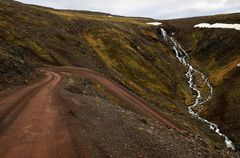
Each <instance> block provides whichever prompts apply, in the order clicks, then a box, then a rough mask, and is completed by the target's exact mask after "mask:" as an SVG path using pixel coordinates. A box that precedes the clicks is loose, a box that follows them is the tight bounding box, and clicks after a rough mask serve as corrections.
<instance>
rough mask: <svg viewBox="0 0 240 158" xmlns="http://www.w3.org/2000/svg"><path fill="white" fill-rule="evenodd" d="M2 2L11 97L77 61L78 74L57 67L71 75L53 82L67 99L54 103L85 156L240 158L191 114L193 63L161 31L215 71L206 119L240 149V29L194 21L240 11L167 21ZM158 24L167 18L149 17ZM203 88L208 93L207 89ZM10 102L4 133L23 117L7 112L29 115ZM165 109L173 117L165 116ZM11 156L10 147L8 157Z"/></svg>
mask: <svg viewBox="0 0 240 158" xmlns="http://www.w3.org/2000/svg"><path fill="white" fill-rule="evenodd" d="M0 6H1V8H0V65H1V67H0V74H1V75H0V91H1V98H2V99H1V100H4V98H5V96H6V95H10V94H11V93H13V92H16V87H18V89H19V88H21V87H22V86H25V85H32V84H33V83H34V84H36V83H38V82H40V81H42V79H44V78H46V77H45V75H44V73H43V72H42V71H40V69H42V70H44V71H50V72H51V71H55V72H56V71H57V70H56V69H54V68H52V67H56V66H57V67H59V66H71V67H70V70H68V71H67V70H66V68H64V72H61V71H57V73H60V76H62V79H61V84H57V85H59V86H57V85H55V84H53V85H54V86H53V85H52V84H51V83H49V84H50V86H51V85H52V87H53V88H54V87H55V88H57V89H58V91H56V92H55V93H54V94H53V98H54V97H57V98H58V99H56V100H58V101H61V103H58V102H57V103H55V104H54V105H53V107H54V108H53V109H55V110H56V109H57V111H58V113H59V119H57V120H62V122H63V124H64V125H63V127H66V129H68V130H69V133H67V135H69V137H72V139H74V141H73V142H72V143H73V144H75V145H74V148H77V149H79V152H78V153H77V155H81V156H84V157H161V156H162V157H179V156H180V155H181V157H238V155H237V153H236V152H234V151H231V150H230V149H227V148H226V146H225V144H224V141H223V140H222V138H220V137H219V136H218V135H217V134H216V133H214V132H212V131H211V130H210V129H209V128H208V126H207V125H206V124H204V123H202V122H201V121H199V120H198V119H196V118H194V117H192V116H191V115H190V114H189V113H188V109H187V107H188V106H190V105H192V104H193V103H194V99H195V93H194V92H192V91H191V89H190V88H189V86H188V84H187V79H186V76H185V73H186V71H187V70H186V68H185V67H184V65H182V64H181V63H180V62H179V61H178V59H177V58H176V57H175V54H174V51H173V50H172V49H171V47H170V46H169V44H168V43H166V41H165V40H164V39H163V37H162V36H161V31H160V27H162V28H164V29H165V30H166V31H167V32H168V33H169V34H172V35H173V37H174V38H175V39H177V40H178V41H179V43H180V44H181V45H182V47H183V48H184V49H185V50H186V51H187V53H188V54H189V56H190V57H191V60H190V62H191V64H192V65H194V66H195V67H196V68H197V69H198V70H201V71H202V72H204V73H205V74H206V76H207V77H208V78H209V81H210V83H211V84H212V85H213V87H214V96H213V99H212V100H210V101H208V102H206V104H205V106H204V109H203V110H202V111H201V116H202V117H205V118H207V119H209V120H211V121H212V122H215V123H217V124H218V125H219V127H220V129H221V130H222V131H223V132H224V133H225V134H227V135H228V136H229V138H230V139H231V140H232V141H233V142H234V144H235V145H236V149H237V150H238V149H239V148H240V135H239V129H240V124H239V121H238V120H239V116H238V113H239V111H240V107H239V105H240V99H239V96H240V91H239V88H240V87H239V85H240V84H239V77H240V76H239V74H240V73H239V71H240V68H239V67H238V66H237V64H239V63H240V45H239V42H240V36H239V35H240V31H237V30H228V29H200V28H194V25H196V24H199V23H203V22H206V23H216V22H224V23H240V14H228V15H216V16H209V17H197V18H188V19H176V20H164V21H161V20H154V19H150V18H134V17H121V16H114V15H111V16H110V14H104V13H97V12H86V11H68V10H55V9H51V8H44V7H38V6H33V5H25V4H22V3H19V2H15V1H11V0H5V1H1V2H0ZM153 21H158V22H161V23H162V25H160V26H154V25H148V24H147V23H148V22H153ZM76 67H78V68H85V69H88V70H91V71H94V72H96V73H97V74H101V75H103V76H105V77H107V78H108V79H109V80H111V81H114V82H115V83H116V84H118V85H119V86H120V87H121V88H123V89H124V91H127V94H129V95H130V96H134V98H135V97H136V98H138V99H139V98H140V100H141V101H140V102H141V103H144V105H147V106H146V107H147V108H139V107H138V106H139V105H140V104H141V103H140V102H136V101H135V102H134V103H133V104H132V102H133V101H132V100H131V99H130V101H129V99H127V98H124V97H119V96H118V93H114V91H112V90H111V89H110V90H109V89H108V88H106V87H104V84H103V83H102V82H101V81H98V80H97V81H96V79H92V78H91V77H90V79H89V76H84V75H83V74H82V73H80V76H79V73H77V74H76V70H75V69H76ZM57 69H58V70H59V69H60V70H61V68H57ZM68 69H69V67H68ZM196 80H197V78H196ZM59 82H60V81H59ZM19 86H21V87H19ZM200 88H201V89H203V92H204V86H203V87H200ZM43 89H44V88H43ZM117 91H118V92H119V91H121V90H117ZM46 92H47V90H46ZM57 92H58V93H57ZM49 93H50V92H49ZM50 94H51V93H50ZM39 95H40V94H39ZM203 95H204V94H203ZM138 99H137V100H138ZM33 100H34V97H33ZM35 100H37V98H35ZM145 103H146V104H145ZM58 104H59V105H61V104H64V105H65V106H56V105H58ZM0 105H1V107H4V106H5V105H4V103H2V104H1V103H0ZM49 105H51V104H49ZM66 105H67V106H66ZM133 105H134V106H133ZM39 106H40V105H39ZM1 107H0V131H3V132H1V133H0V136H4V135H6V132H5V133H4V131H8V130H9V131H11V130H10V129H11V128H10V127H11V124H13V125H12V126H13V129H14V126H16V127H17V125H18V124H17V121H16V123H15V121H13V122H12V121H10V122H9V123H8V121H7V123H6V124H4V120H5V121H6V118H7V116H9V117H10V116H11V117H10V118H11V119H10V120H12V119H13V120H15V119H16V118H19V119H23V120H24V117H21V115H20V114H17V115H15V114H14V115H12V114H11V115H10V114H9V115H8V112H10V111H11V110H13V109H15V108H16V107H18V106H17V105H16V106H13V107H12V106H10V105H9V107H11V108H10V110H6V111H5V110H4V109H5V108H2V109H3V112H1ZM6 107H7V106H6ZM26 107H28V106H26ZM29 107H30V106H29ZM55 107H56V108H55ZM23 108H25V106H23ZM148 108H149V109H151V110H150V111H154V114H153V113H151V112H149V111H148ZM28 109H29V108H28ZM143 109H144V110H143ZM29 111H30V110H29ZM155 113H156V114H155ZM28 114H30V112H29V113H26V115H27V116H28ZM50 116H51V115H49V117H50ZM159 116H161V117H163V118H164V119H156V118H158V117H159ZM46 117H47V116H46ZM163 120H167V121H163ZM39 121H40V122H41V121H42V120H39ZM60 122H61V121H60ZM166 122H167V123H166ZM14 123H15V124H14ZM57 123H59V121H57ZM171 125H173V126H174V127H173V126H171ZM175 125H178V126H175ZM42 126H43V127H45V125H44V124H43V125H42ZM59 126H61V125H60V124H59ZM63 127H61V128H60V127H59V129H62V128H63ZM6 129H8V130H6ZM56 129H58V128H56ZM10 136H11V135H10ZM50 136H51V135H50ZM50 136H49V137H50ZM0 138H1V137H0ZM1 142H2V143H1ZM3 142H4V139H0V146H1V147H3V146H4V147H6V148H7V147H8V145H6V144H4V143H3ZM113 144H114V145H113ZM60 145H61V144H60ZM4 149H5V148H4ZM72 149H73V148H72ZM22 150H23V149H22ZM23 151H24V150H23ZM54 151H55V150H54ZM4 153H5V151H3V150H0V154H2V155H4ZM46 153H48V152H46ZM74 155H75V156H76V153H75V154H72V157H74ZM4 156H5V155H4ZM12 156H13V155H12Z"/></svg>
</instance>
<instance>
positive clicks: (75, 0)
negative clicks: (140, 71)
mask: <svg viewBox="0 0 240 158" xmlns="http://www.w3.org/2000/svg"><path fill="white" fill-rule="evenodd" d="M18 1H20V2H24V3H30V4H36V5H41V6H47V7H52V8H56V9H74V10H89V11H99V12H105V13H111V14H116V15H125V16H143V17H152V18H157V19H168V18H181V17H192V16H201V15H210V14H219V13H232V12H240V0H18Z"/></svg>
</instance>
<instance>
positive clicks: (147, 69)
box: [0, 1, 191, 111]
mask: <svg viewBox="0 0 240 158" xmlns="http://www.w3.org/2000/svg"><path fill="white" fill-rule="evenodd" d="M16 10H18V11H17V12H16ZM0 11H1V12H0V17H1V25H0V32H1V45H0V46H1V52H2V53H1V62H2V63H3V64H2V65H4V66H2V67H1V69H2V74H3V75H1V77H2V79H1V82H2V83H1V85H0V87H1V89H2V90H3V89H4V88H6V87H8V86H11V85H13V84H22V83H25V82H27V81H28V80H29V79H28V78H29V77H30V76H33V75H31V73H32V72H34V71H32V70H34V68H37V67H42V66H44V65H73V66H78V67H85V68H89V69H92V70H95V71H98V72H101V73H103V74H105V75H107V76H109V77H111V78H113V79H114V80H116V81H118V82H119V83H121V84H122V85H124V86H125V87H127V88H128V89H130V90H131V91H133V92H134V93H136V94H138V95H140V96H142V97H144V98H145V99H147V100H149V101H151V102H152V103H153V104H154V105H156V107H158V106H160V105H161V108H166V109H167V110H175V111H181V110H182V109H183V108H185V105H184V104H185V103H187V104H190V103H191V98H190V96H189V92H190V91H189V89H188V87H187V85H185V77H184V74H183V73H181V72H183V71H184V68H183V67H182V66H181V64H179V62H178V61H177V60H176V59H175V57H174V54H172V53H171V51H170V49H169V48H168V47H167V46H165V45H164V44H163V42H162V41H161V40H162V39H161V38H159V35H158V32H157V29H156V28H154V27H151V26H149V25H146V19H139V18H125V17H114V16H113V17H109V16H108V15H105V14H98V13H92V14H90V13H87V12H70V11H58V10H53V9H47V8H41V7H36V6H25V5H22V4H20V3H16V2H11V1H5V2H1V10H0ZM176 66H177V67H178V68H179V69H178V70H177V69H176ZM25 67H27V69H29V71H27V69H26V68H25ZM179 70H180V71H179ZM16 74H19V75H18V76H19V77H18V78H16V77H14V76H15V75H16ZM160 103H161V104H160Z"/></svg>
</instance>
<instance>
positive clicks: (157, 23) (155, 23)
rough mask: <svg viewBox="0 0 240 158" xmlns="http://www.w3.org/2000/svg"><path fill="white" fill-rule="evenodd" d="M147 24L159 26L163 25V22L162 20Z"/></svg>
mask: <svg viewBox="0 0 240 158" xmlns="http://www.w3.org/2000/svg"><path fill="white" fill-rule="evenodd" d="M147 24H148V25H154V26H158V25H161V24H162V23H160V22H148V23H147Z"/></svg>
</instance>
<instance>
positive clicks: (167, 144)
mask: <svg viewBox="0 0 240 158" xmlns="http://www.w3.org/2000/svg"><path fill="white" fill-rule="evenodd" d="M53 71H55V72H53ZM60 72H64V73H60ZM66 72H67V73H68V74H69V73H71V74H76V75H77V76H80V77H82V78H85V79H90V80H92V81H94V82H96V83H98V84H100V85H101V86H103V87H104V88H106V89H108V92H110V93H112V94H113V96H116V97H117V98H119V99H121V100H125V101H126V103H128V104H130V105H131V106H133V107H134V108H133V109H135V111H136V112H137V113H132V112H131V111H129V110H124V109H122V108H121V107H120V106H116V104H115V105H114V104H112V103H108V102H104V100H101V99H99V98H98V97H97V98H93V97H91V95H82V96H80V95H76V93H75V94H74V93H70V92H69V91H66V88H64V87H65V86H66V85H67V82H66V81H65V82H63V81H62V82H61V80H62V79H63V78H62V76H65V75H66ZM45 76H46V77H45V78H44V79H43V80H42V81H40V82H38V83H35V84H33V85H31V86H27V87H22V88H18V89H16V90H12V91H11V92H8V93H6V94H4V95H2V96H1V101H0V116H1V122H0V127H1V128H0V129H1V133H0V157H3V158H5V157H10V158H14V157H18V158H19V157H34V158H36V157H41V158H45V157H46V158H47V157H49V158H54V157H68V158H71V157H124V156H127V157H180V155H181V157H205V156H210V157H224V155H225V156H226V155H228V156H230V157H236V155H235V156H234V154H233V153H231V152H229V151H225V150H224V151H223V150H222V151H221V150H217V149H214V150H213V149H211V148H212V147H211V145H210V146H209V144H207V143H206V142H205V143H204V140H203V139H201V137H198V138H191V137H189V136H188V135H186V134H184V133H182V132H180V131H179V132H178V131H176V129H179V128H178V126H177V125H175V124H174V123H172V122H173V121H172V120H171V119H169V118H167V117H166V116H164V115H162V114H160V113H157V112H155V111H154V110H152V109H150V107H149V106H148V104H147V103H145V102H143V101H142V100H141V99H139V98H138V97H135V96H134V95H132V94H131V93H130V92H128V91H127V90H126V89H124V88H122V87H121V86H119V85H118V84H116V83H114V82H113V81H111V80H109V79H107V78H106V77H104V76H101V75H98V74H97V73H96V72H93V71H90V70H86V69H79V68H72V67H67V68H66V67H65V68H51V69H48V70H47V71H46V72H45ZM64 78H65V77H64ZM65 80H66V78H65ZM60 83H61V84H60ZM88 88H89V87H88ZM90 92H92V90H91V91H90ZM105 101H106V100H105ZM138 113H139V114H140V115H139V114H138ZM142 114H144V115H142ZM145 116H146V117H145ZM152 119H153V120H152ZM154 120H157V122H156V121H154ZM165 125H167V126H170V127H174V128H170V129H168V127H166V126H165ZM119 143H120V144H119ZM122 145H124V146H122ZM172 149H174V150H172Z"/></svg>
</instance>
